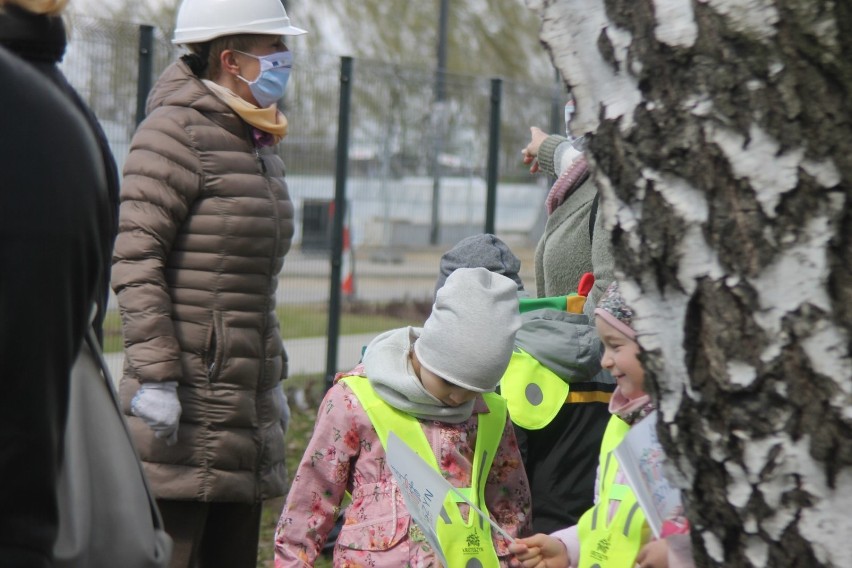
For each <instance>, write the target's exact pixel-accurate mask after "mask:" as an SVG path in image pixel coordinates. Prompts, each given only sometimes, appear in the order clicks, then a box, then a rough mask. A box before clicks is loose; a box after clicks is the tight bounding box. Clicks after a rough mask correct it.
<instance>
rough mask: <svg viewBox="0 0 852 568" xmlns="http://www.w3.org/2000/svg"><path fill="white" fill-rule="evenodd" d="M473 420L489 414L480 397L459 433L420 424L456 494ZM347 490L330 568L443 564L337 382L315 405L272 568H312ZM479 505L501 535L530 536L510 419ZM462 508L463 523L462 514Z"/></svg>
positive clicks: (466, 471)
mask: <svg viewBox="0 0 852 568" xmlns="http://www.w3.org/2000/svg"><path fill="white" fill-rule="evenodd" d="M365 380H366V379H365ZM480 412H488V407H487V406H486V404H485V402H484V401H483V400H482V399H481V398H477V399H476V401H475V404H474V409H473V415H472V416H471V418H469V419H468V420H467V421H465V422H462V423H461V424H447V423H443V422H426V421H422V422H421V424H422V425H423V431H424V432H425V434H426V439H427V440H428V441H429V444H430V446H431V447H432V450H433V451H434V452H435V455H436V456H437V458H438V463H440V465H441V470H442V471H443V473H444V476H445V477H446V479H447V480H448V481H449V482H450V483H451V484H453V485H454V486H456V487H463V486H468V485H470V475H471V469H472V468H471V459H472V458H473V451H474V448H475V445H476V433H477V420H476V415H477V414H478V413H480ZM347 490H348V491H349V492H351V494H352V503H351V504H350V505H349V506H348V507H347V508H346V510H345V512H344V515H345V523H344V526H343V528H342V530H341V531H340V534H339V536H338V537H337V543H336V545H335V548H334V566H339V567H351V566H374V567H382V566H387V567H394V568H396V567H403V566H405V567H427V566H434V567H437V566H439V565H440V563H439V561H438V559H437V557H436V556H435V554H434V553H433V551H432V548H431V546H430V545H429V544H428V543H427V542H426V539H425V538H424V536H423V534H422V533H421V531H420V530H419V529H418V527H417V526H416V525H415V523H414V522H413V521H412V520H411V517H410V516H409V514H408V512H407V511H406V508H405V504H404V502H403V500H402V495H401V493H400V491H399V488H398V487H397V486H396V484H395V483H394V482H393V478H392V475H391V472H390V470H389V469H388V467H387V466H386V465H385V452H384V449H383V448H382V444H381V442H380V441H379V439H378V436H377V435H376V431H375V430H374V429H373V427H372V425H371V423H370V419H369V418H368V417H367V414H366V413H365V412H364V410H363V408H362V407H361V405H360V403H359V401H358V398H357V397H356V396H355V394H354V393H353V392H352V390H351V389H350V388H349V387H348V386H347V385H346V384H344V383H337V384H336V385H334V386H333V387H332V388H331V389H330V390H329V391H328V393H327V394H326V397H325V399H324V400H323V402H322V404H321V405H320V410H319V412H318V416H317V422H316V426H315V429H314V433H313V436H312V438H311V441H310V443H309V445H308V447H307V449H306V450H305V455H304V457H303V458H302V462H301V463H300V464H299V469H298V470H297V472H296V476H295V479H294V480H293V484H292V486H291V487H290V492H289V495H288V497H287V502H286V503H285V505H284V510H283V511H282V513H281V518H280V519H279V521H278V528H277V530H276V533H275V568H288V567H291V566H298V567H302V566H313V563H314V560H315V558H316V557H317V555H318V554H319V551H320V549H321V547H322V545H323V544H324V543H325V540H326V538H327V536H328V533H329V531H330V530H331V528H332V526H333V525H334V519H335V516H336V515H337V513H338V510H339V508H340V505H341V502H342V501H343V498H344V492H345V491H347ZM485 500H486V505H487V507H488V510H489V512H490V513H491V516H492V517H493V518H494V520H495V521H496V522H497V523H498V524H499V525H500V526H501V527H502V528H504V529H505V530H506V532H508V533H509V534H511V535H512V536H525V535H527V534H529V532H530V528H531V516H530V507H531V506H530V489H529V483H528V482H527V476H526V473H525V472H524V468H523V464H522V462H521V455H520V452H519V450H518V444H517V441H516V439H515V433H514V430H513V429H512V423H511V420H508V419H507V420H506V428H505V430H504V432H503V439H502V441H501V443H500V447H499V449H498V450H497V455H496V456H495V458H494V464H493V465H492V467H491V471H490V472H489V475H488V481H487V486H486V488H485ZM459 508H460V510H461V511H462V514H463V515H466V514H467V511H466V507H465V506H464V505H461V506H460V507H459ZM492 536H493V538H494V544H495V548H496V550H497V554H498V556H499V557H500V561H501V565H503V566H508V560H509V551H508V542H507V541H506V539H505V538H504V537H503V536H501V535H500V534H499V533H497V532H496V531H492Z"/></svg>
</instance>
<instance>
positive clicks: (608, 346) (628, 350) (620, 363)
mask: <svg viewBox="0 0 852 568" xmlns="http://www.w3.org/2000/svg"><path fill="white" fill-rule="evenodd" d="M595 326H596V327H597V328H598V336H599V337H600V338H601V342H602V343H603V345H604V353H603V358H602V359H601V366H602V367H603V368H604V369H606V370H607V371H609V372H610V373H611V374H612V376H613V377H615V380H616V382H618V386H619V387H621V394H623V395H624V396H625V397H626V398H628V399H631V400H632V399H634V398H639V397H640V396H642V395H644V394H645V391H644V390H643V385H644V384H645V370H644V369H643V368H642V364H641V363H640V362H639V357H638V355H639V344H638V343H636V341H634V340H633V339H630V338H629V337H627V336H626V335H624V334H623V333H621V332H620V331H618V330H617V329H616V328H615V327H613V326H612V325H610V324H608V323H607V322H606V321H605V320H604V319H603V318H599V317H597V318H595Z"/></svg>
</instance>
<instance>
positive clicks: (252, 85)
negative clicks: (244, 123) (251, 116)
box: [234, 50, 293, 108]
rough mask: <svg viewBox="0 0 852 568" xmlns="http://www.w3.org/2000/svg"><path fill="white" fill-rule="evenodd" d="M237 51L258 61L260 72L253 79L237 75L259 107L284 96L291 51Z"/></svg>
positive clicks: (291, 59)
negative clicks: (259, 52) (254, 53)
mask: <svg viewBox="0 0 852 568" xmlns="http://www.w3.org/2000/svg"><path fill="white" fill-rule="evenodd" d="M234 51H237V50H234ZM237 53H242V54H243V55H248V56H249V57H254V58H255V59H257V60H258V61H259V62H260V74H259V75H258V76H257V79H255V80H254V81H249V80H248V79H246V78H245V77H243V76H242V75H237V77H239V78H240V79H242V80H243V81H245V82H246V84H247V85H248V86H249V90H251V94H252V95H253V96H254V98H255V100H257V104H258V105H259V106H260V107H261V108H266V107H268V106H272V105H273V104H275V103H276V102H277V101H278V99H280V98H281V97H283V96H284V91H285V90H286V89H287V80H288V79H290V69H292V67H293V54H292V53H290V52H289V51H278V52H275V53H271V54H269V55H253V54H251V53H245V52H244V51H237Z"/></svg>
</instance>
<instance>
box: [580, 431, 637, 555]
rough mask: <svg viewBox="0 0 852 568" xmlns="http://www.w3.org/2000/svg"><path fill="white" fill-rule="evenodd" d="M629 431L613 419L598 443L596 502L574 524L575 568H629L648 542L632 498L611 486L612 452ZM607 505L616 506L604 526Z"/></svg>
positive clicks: (625, 489) (615, 467)
mask: <svg viewBox="0 0 852 568" xmlns="http://www.w3.org/2000/svg"><path fill="white" fill-rule="evenodd" d="M629 430H630V426H629V425H628V424H627V423H626V422H625V421H624V420H622V419H621V418H619V417H618V416H615V415H613V416H612V418H610V420H609V424H607V427H606V432H605V433H604V437H603V441H602V442H601V458H600V471H599V478H598V502H597V503H596V504H595V506H594V507H592V508H591V509H589V510H588V511H586V512H585V513H584V514H583V516H582V517H580V521H579V522H578V523H577V536H578V537H579V540H580V564H579V568H633V567H634V565H635V564H636V555H637V554H639V549H640V548H641V546H642V544H643V543H644V542H646V541H647V540H648V536H649V533H650V529H649V528H648V523H646V522H645V514H644V513H643V512H642V509H641V507H639V503H638V502H637V501H636V495H634V493H633V491H632V490H631V489H630V487H629V486H627V485H625V484H621V483H616V482H615V477H616V474H617V473H618V462H617V461H616V459H615V454H614V452H613V450H614V449H615V447H616V446H618V444H619V443H621V441H622V440H623V439H624V436H626V435H627V432H628V431H629ZM611 501H619V505H618V510H617V511H616V513H615V516H614V517H613V518H612V520H611V521H609V522H608V521H607V517H608V516H609V509H610V505H611V503H610V502H611Z"/></svg>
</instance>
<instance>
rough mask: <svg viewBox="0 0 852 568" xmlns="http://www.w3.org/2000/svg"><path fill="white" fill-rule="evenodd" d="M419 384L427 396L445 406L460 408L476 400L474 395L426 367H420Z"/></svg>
mask: <svg viewBox="0 0 852 568" xmlns="http://www.w3.org/2000/svg"><path fill="white" fill-rule="evenodd" d="M419 375H420V382H421V383H422V384H423V388H425V389H426V390H427V391H429V394H431V395H432V396H434V397H435V398H437V399H438V400H440V401H441V402H443V403H444V404H446V405H447V406H461V405H462V404H464V403H466V402H469V401H471V400H473V399H474V398H476V393H475V392H473V391H472V390H468V389H465V388H462V387H459V386H456V385H454V384H453V383H450V382H447V381H445V380H444V379H442V378H441V377H439V376H438V375H436V374H435V373H433V372H432V371H430V370H429V369H427V368H426V367H423V366H420V373H419Z"/></svg>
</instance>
